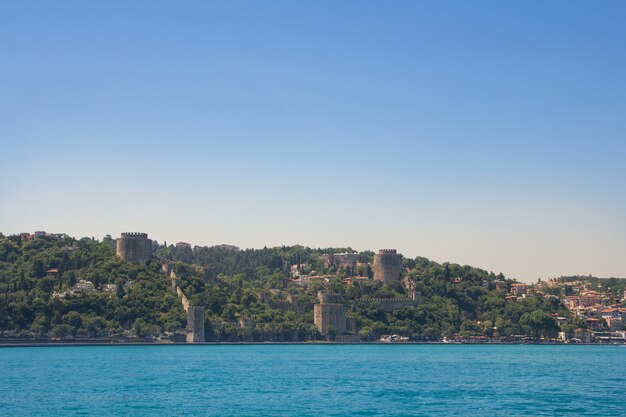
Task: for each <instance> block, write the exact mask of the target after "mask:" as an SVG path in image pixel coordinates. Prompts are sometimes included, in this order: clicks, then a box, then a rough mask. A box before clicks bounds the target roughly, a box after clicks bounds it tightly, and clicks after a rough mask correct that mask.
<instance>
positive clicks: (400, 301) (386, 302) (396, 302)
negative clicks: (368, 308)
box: [359, 291, 422, 311]
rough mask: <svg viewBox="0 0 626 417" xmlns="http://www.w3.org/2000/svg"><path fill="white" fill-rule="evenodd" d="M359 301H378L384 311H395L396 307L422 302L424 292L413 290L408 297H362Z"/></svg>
mask: <svg viewBox="0 0 626 417" xmlns="http://www.w3.org/2000/svg"><path fill="white" fill-rule="evenodd" d="M359 303H361V304H373V303H376V304H378V305H379V307H380V309H381V310H383V311H393V310H395V309H396V308H402V307H406V306H413V307H417V306H418V305H420V304H421V303H422V294H421V293H419V292H416V291H411V292H410V293H409V297H408V298H361V299H360V300H359Z"/></svg>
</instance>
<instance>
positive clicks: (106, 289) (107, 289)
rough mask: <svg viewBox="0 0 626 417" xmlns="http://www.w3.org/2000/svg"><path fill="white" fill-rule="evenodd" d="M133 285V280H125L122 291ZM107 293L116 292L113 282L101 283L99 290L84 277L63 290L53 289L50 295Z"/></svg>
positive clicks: (59, 296)
mask: <svg viewBox="0 0 626 417" xmlns="http://www.w3.org/2000/svg"><path fill="white" fill-rule="evenodd" d="M132 286H133V281H127V282H126V283H125V284H124V291H125V292H128V290H129V289H130V288H131V287H132ZM97 292H100V293H108V294H115V293H116V292H117V285H115V284H101V285H100V288H99V290H98V289H97V288H96V287H95V285H94V284H93V282H92V281H88V280H86V279H81V280H79V281H78V282H77V283H75V284H74V285H72V286H71V287H70V288H67V289H65V290H63V291H55V292H54V293H53V294H52V296H53V297H54V298H65V297H67V296H70V295H75V294H90V293H97Z"/></svg>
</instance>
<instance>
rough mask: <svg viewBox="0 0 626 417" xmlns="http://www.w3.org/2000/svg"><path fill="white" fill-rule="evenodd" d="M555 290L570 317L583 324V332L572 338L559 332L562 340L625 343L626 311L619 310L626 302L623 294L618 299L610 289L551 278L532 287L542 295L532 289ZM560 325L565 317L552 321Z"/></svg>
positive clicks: (575, 334) (582, 280)
mask: <svg viewBox="0 0 626 417" xmlns="http://www.w3.org/2000/svg"><path fill="white" fill-rule="evenodd" d="M536 287H539V288H543V289H544V290H546V289H552V291H551V292H555V291H554V290H555V289H557V290H558V292H559V293H560V294H561V295H560V299H561V301H562V302H563V304H564V305H565V307H567V309H568V310H569V311H570V312H571V313H572V315H573V316H574V317H576V318H578V319H580V320H583V321H584V322H585V324H586V328H578V329H576V330H575V331H574V334H573V335H568V334H565V333H564V332H561V335H560V337H561V338H562V339H564V340H572V339H568V338H573V340H575V341H581V342H584V343H594V342H600V343H624V342H625V341H626V330H625V328H624V323H625V322H626V308H625V307H622V304H623V301H624V300H626V291H624V293H623V294H619V295H618V296H617V297H616V296H614V295H613V294H612V292H611V291H610V289H608V290H607V291H603V290H602V287H601V286H599V285H596V284H593V283H592V282H590V281H587V280H584V279H581V280H577V281H562V280H560V279H558V278H554V279H552V280H550V281H548V282H546V283H543V284H542V285H541V286H533V290H534V291H536V292H538V293H540V294H542V295H544V296H545V294H544V293H543V292H541V291H539V290H536V289H535V288H536ZM555 320H556V321H557V323H558V324H559V325H562V324H566V323H567V319H566V318H564V317H557V318H555Z"/></svg>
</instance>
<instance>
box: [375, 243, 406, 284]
mask: <svg viewBox="0 0 626 417" xmlns="http://www.w3.org/2000/svg"><path fill="white" fill-rule="evenodd" d="M373 270H374V280H375V281H381V282H383V283H385V284H388V283H390V282H392V281H399V280H400V276H401V274H402V255H400V254H398V253H397V252H396V250H395V249H380V250H379V251H378V253H377V254H375V255H374V267H373Z"/></svg>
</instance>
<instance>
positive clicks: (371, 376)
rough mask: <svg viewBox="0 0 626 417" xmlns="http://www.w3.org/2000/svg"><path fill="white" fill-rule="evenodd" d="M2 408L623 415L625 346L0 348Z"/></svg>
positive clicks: (13, 411) (25, 411)
mask: <svg viewBox="0 0 626 417" xmlns="http://www.w3.org/2000/svg"><path fill="white" fill-rule="evenodd" d="M0 415H2V416H35V415H37V416H79V415H80V416H83V415H90V416H120V415H129V416H349V415H354V416H432V415H446V416H522V415H526V416H558V415H571V416H624V415H626V346H536V345H486V346H484V345H478V346H477V345H202V346H87V347H78V346H72V347H18V348H0Z"/></svg>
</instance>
